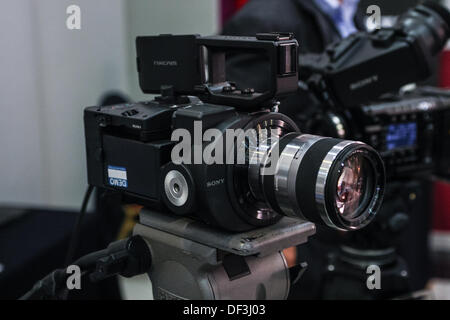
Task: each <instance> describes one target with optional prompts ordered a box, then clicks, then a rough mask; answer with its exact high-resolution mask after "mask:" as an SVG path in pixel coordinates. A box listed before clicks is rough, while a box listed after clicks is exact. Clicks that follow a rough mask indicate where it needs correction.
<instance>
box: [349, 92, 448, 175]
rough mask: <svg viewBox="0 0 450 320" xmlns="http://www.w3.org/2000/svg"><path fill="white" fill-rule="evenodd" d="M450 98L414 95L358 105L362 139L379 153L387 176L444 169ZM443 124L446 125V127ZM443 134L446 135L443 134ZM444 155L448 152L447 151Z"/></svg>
mask: <svg viewBox="0 0 450 320" xmlns="http://www.w3.org/2000/svg"><path fill="white" fill-rule="evenodd" d="M449 110H450V101H448V99H447V100H443V99H441V98H439V97H414V98H408V99H403V100H399V101H391V102H385V103H380V104H375V105H370V106H364V107H362V108H361V109H360V110H359V111H358V113H361V115H360V116H358V117H357V118H360V120H362V121H361V122H362V123H363V124H364V128H363V132H362V136H363V137H362V140H363V141H366V142H367V143H369V144H370V145H372V146H373V147H374V148H376V149H377V150H378V151H379V152H380V154H381V155H382V157H383V159H384V161H385V164H386V167H387V171H388V172H387V173H388V176H390V177H393V176H398V175H404V174H410V173H418V172H422V171H424V172H426V171H436V170H439V168H438V167H439V164H441V165H440V166H441V167H442V168H441V169H440V170H445V168H444V167H445V165H444V161H442V160H441V159H442V157H445V154H446V151H443V150H445V149H446V146H447V148H448V144H449V140H450V139H449V138H445V136H444V135H442V134H443V133H444V131H445V130H447V131H448V128H449V127H448V126H449V123H450V121H449V122H447V123H445V121H443V119H444V118H445V116H444V115H446V114H447V115H448V114H449V113H450V112H449ZM446 127H447V129H446ZM447 137H450V136H449V135H448V134H447ZM447 158H448V155H447Z"/></svg>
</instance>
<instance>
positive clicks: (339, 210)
mask: <svg viewBox="0 0 450 320" xmlns="http://www.w3.org/2000/svg"><path fill="white" fill-rule="evenodd" d="M278 144H279V145H277V149H278V152H279V157H278V160H277V163H276V169H275V171H274V173H273V174H267V172H265V170H264V169H265V168H267V167H269V166H270V163H269V162H270V161H273V154H272V155H271V157H269V156H268V157H266V158H265V159H263V161H262V162H261V164H260V170H259V176H258V178H255V176H253V177H251V178H250V179H251V180H253V181H259V184H260V192H259V193H260V194H263V197H264V199H265V201H266V202H267V203H269V204H270V206H271V207H272V208H273V210H274V211H276V212H279V213H282V214H284V215H286V216H291V217H297V218H302V219H306V220H310V221H312V222H315V223H321V224H326V225H328V226H330V227H332V228H334V229H338V230H346V231H347V230H357V229H360V228H363V227H364V226H366V225H367V224H369V223H370V222H371V221H372V219H373V218H374V217H375V215H376V213H377V211H378V209H379V207H380V205H381V202H382V198H383V194H384V185H385V173H384V172H385V171H384V165H383V161H382V160H381V157H380V156H379V154H378V153H377V152H376V151H375V150H374V149H373V148H371V147H370V146H368V145H366V144H363V143H361V142H355V141H346V140H339V139H333V138H324V137H319V136H313V135H302V134H300V133H291V134H288V135H285V136H283V137H282V138H281V139H280V140H279V142H278ZM268 155H270V153H268ZM269 158H272V159H271V160H269ZM249 172H251V174H253V175H254V170H251V171H249Z"/></svg>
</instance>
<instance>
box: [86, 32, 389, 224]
mask: <svg viewBox="0 0 450 320" xmlns="http://www.w3.org/2000/svg"><path fill="white" fill-rule="evenodd" d="M136 44H137V55H138V57H137V62H138V71H139V79H140V85H141V88H142V90H143V91H144V92H146V93H157V92H159V93H161V96H158V97H156V98H155V100H153V101H149V102H141V103H133V104H123V105H113V106H100V107H89V108H86V109H85V115H84V121H85V134H86V151H87V166H88V181H89V184H90V185H94V186H97V187H101V188H106V189H110V190H115V191H118V192H120V193H121V194H123V196H124V200H125V201H127V202H131V203H140V204H143V205H145V206H147V207H151V208H156V209H157V210H160V211H167V212H169V213H174V214H178V215H189V216H194V217H198V218H201V219H202V220H203V221H205V222H207V223H209V224H211V225H214V226H217V227H221V228H225V229H227V230H231V231H244V230H249V229H254V228H257V227H261V226H266V225H270V224H273V223H275V222H276V221H278V220H279V219H280V218H281V217H282V216H291V217H296V218H302V219H305V220H306V219H307V220H310V221H313V222H318V223H323V224H326V225H328V226H330V227H333V228H336V229H340V230H354V229H359V228H362V227H363V226H365V225H367V224H368V223H369V222H370V221H371V220H372V219H373V217H374V216H375V214H376V212H377V210H378V208H379V207H380V204H381V201H382V197H383V192H384V167H383V163H382V161H381V158H380V157H379V155H378V154H377V153H376V152H375V151H374V150H373V149H372V148H371V147H369V146H367V145H365V144H362V143H359V142H354V141H343V140H338V139H331V138H323V137H318V136H311V135H302V134H300V133H299V130H298V128H297V126H296V125H295V123H294V122H293V121H292V120H291V119H290V118H288V117H287V116H285V115H282V114H280V113H278V112H271V110H270V108H272V107H273V106H274V105H275V106H277V103H276V99H277V98H278V97H280V96H284V95H286V94H288V93H290V92H295V90H296V88H297V81H298V74H297V64H296V59H297V46H298V45H297V42H296V41H295V40H294V39H293V38H292V36H291V35H290V34H275V33H270V34H258V35H257V37H256V38H253V37H250V38H249V37H223V36H218V37H199V36H195V35H192V36H171V35H162V36H156V37H139V38H137V41H136ZM230 50H231V51H239V52H242V51H244V52H247V51H250V52H258V53H260V54H261V55H262V56H264V57H266V59H267V61H268V63H269V65H270V70H271V79H270V80H271V81H270V83H271V86H270V88H269V90H267V91H266V92H255V91H254V90H253V89H251V88H243V89H239V88H236V86H235V84H233V83H232V82H229V81H227V80H226V70H225V60H226V56H227V53H228V52H229V51H230ZM275 109H276V108H275ZM275 111H276V110H275ZM229 132H231V133H234V135H233V134H231V135H228V133H229ZM179 133H180V134H181V133H186V134H187V137H188V138H186V139H185V137H184V136H183V139H182V140H181V141H180V139H177V137H178V138H180V135H179ZM247 133H249V134H247ZM174 136H176V137H175V139H174ZM183 144H184V146H186V145H187V148H182V146H183ZM219 153H220V154H222V156H224V159H221V158H220V157H217V155H218V154H219ZM240 155H241V156H242V157H240ZM198 157H199V158H200V162H198V161H197V160H198V159H196V158H198ZM242 159H243V160H242ZM270 168H271V169H273V171H270V170H269V169H270Z"/></svg>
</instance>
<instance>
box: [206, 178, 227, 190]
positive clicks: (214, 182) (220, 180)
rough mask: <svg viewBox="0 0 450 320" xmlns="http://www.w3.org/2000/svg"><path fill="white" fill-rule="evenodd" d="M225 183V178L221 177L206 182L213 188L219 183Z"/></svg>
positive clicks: (207, 185)
mask: <svg viewBox="0 0 450 320" xmlns="http://www.w3.org/2000/svg"><path fill="white" fill-rule="evenodd" d="M224 183H225V179H224V178H221V179H217V180H212V181H208V182H207V183H206V187H207V188H211V187H215V186H218V185H220V184H224Z"/></svg>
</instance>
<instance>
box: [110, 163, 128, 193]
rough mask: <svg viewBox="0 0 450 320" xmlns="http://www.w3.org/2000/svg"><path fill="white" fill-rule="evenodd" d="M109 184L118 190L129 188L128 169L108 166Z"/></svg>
mask: <svg viewBox="0 0 450 320" xmlns="http://www.w3.org/2000/svg"><path fill="white" fill-rule="evenodd" d="M108 183H109V185H110V186H113V187H118V188H128V179H127V169H125V168H122V167H114V166H108Z"/></svg>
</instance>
